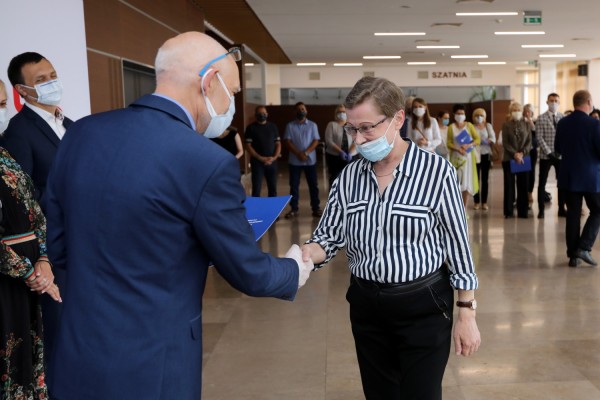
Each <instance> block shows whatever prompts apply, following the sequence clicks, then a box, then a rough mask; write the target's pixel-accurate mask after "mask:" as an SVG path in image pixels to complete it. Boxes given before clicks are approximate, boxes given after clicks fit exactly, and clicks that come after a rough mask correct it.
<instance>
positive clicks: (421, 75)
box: [417, 71, 429, 79]
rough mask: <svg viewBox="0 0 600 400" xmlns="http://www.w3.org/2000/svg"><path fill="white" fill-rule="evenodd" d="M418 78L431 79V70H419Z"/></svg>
mask: <svg viewBox="0 0 600 400" xmlns="http://www.w3.org/2000/svg"><path fill="white" fill-rule="evenodd" d="M417 79H429V71H417Z"/></svg>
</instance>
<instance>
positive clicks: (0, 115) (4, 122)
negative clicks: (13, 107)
mask: <svg viewBox="0 0 600 400" xmlns="http://www.w3.org/2000/svg"><path fill="white" fill-rule="evenodd" d="M8 121H10V119H9V118H8V108H0V133H3V132H4V131H5V130H6V128H7V127H8Z"/></svg>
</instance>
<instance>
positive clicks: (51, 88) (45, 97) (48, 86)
mask: <svg viewBox="0 0 600 400" xmlns="http://www.w3.org/2000/svg"><path fill="white" fill-rule="evenodd" d="M21 86H23V87H26V88H28V89H35V92H36V93H37V98H35V97H33V96H29V95H27V96H29V97H31V98H32V99H34V100H35V101H37V102H38V103H40V104H45V105H47V106H57V105H59V104H60V100H61V98H62V92H63V87H62V83H60V81H59V80H58V78H56V79H53V80H51V81H47V82H44V83H39V84H37V85H35V86H34V87H31V86H27V85H21Z"/></svg>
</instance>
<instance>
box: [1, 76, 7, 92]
mask: <svg viewBox="0 0 600 400" xmlns="http://www.w3.org/2000/svg"><path fill="white" fill-rule="evenodd" d="M2 91H4V93H6V86H5V85H4V82H3V81H2V79H0V92H2Z"/></svg>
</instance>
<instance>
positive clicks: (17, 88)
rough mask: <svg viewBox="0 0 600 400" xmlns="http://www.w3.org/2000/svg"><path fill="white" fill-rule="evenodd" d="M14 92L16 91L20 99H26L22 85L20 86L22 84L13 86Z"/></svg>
mask: <svg viewBox="0 0 600 400" xmlns="http://www.w3.org/2000/svg"><path fill="white" fill-rule="evenodd" d="M15 90H16V91H17V93H19V95H20V96H21V97H22V98H26V97H27V92H26V91H25V88H24V87H23V85H22V84H20V83H17V84H16V85H15Z"/></svg>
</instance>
